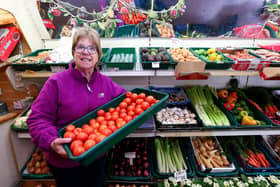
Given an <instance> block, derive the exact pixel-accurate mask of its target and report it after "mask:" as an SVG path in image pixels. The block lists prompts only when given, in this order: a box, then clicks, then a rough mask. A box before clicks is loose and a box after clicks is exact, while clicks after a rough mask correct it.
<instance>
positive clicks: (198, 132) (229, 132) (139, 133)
mask: <svg viewBox="0 0 280 187" xmlns="http://www.w3.org/2000/svg"><path fill="white" fill-rule="evenodd" d="M279 134H280V127H269V128H263V129H244V128H243V129H238V128H236V129H211V130H209V129H207V130H202V129H195V130H193V129H188V130H183V131H182V130H181V131H178V132H176V131H172V132H161V131H156V130H154V129H150V130H138V129H136V130H135V131H133V132H132V133H130V134H129V135H127V138H141V137H155V136H160V137H191V136H255V135H279ZM17 137H18V138H23V139H30V138H31V136H30V134H29V133H28V132H27V131H26V132H17Z"/></svg>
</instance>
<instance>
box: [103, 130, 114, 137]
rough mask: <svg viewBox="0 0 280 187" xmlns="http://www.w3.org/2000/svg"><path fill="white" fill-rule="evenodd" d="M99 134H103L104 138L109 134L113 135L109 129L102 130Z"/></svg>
mask: <svg viewBox="0 0 280 187" xmlns="http://www.w3.org/2000/svg"><path fill="white" fill-rule="evenodd" d="M101 133H102V134H104V135H105V136H109V135H110V134H112V133H113V131H112V130H111V129H109V128H107V129H103V130H102V131H101Z"/></svg>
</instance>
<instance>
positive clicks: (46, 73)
mask: <svg viewBox="0 0 280 187" xmlns="http://www.w3.org/2000/svg"><path fill="white" fill-rule="evenodd" d="M205 72H209V73H210V76H259V71H233V70H211V71H205ZM101 73H102V74H104V75H107V76H111V77H117V76H126V77H131V76H139V77H140V76H174V77H175V72H174V70H173V69H172V70H143V71H136V70H122V71H101ZM53 74H54V73H53V72H50V71H34V72H22V73H21V77H22V78H24V79H34V78H48V77H50V76H51V75H53Z"/></svg>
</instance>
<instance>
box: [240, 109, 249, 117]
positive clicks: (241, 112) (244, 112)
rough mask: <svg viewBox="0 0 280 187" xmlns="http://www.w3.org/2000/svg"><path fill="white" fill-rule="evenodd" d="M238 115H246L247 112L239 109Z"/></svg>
mask: <svg viewBox="0 0 280 187" xmlns="http://www.w3.org/2000/svg"><path fill="white" fill-rule="evenodd" d="M239 115H240V116H242V117H244V116H248V112H247V111H245V110H241V111H240V112H239Z"/></svg>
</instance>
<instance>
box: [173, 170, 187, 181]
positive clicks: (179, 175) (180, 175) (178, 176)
mask: <svg viewBox="0 0 280 187" xmlns="http://www.w3.org/2000/svg"><path fill="white" fill-rule="evenodd" d="M174 178H175V181H176V182H179V181H184V180H187V172H186V170H182V171H177V172H175V173H174Z"/></svg>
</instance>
